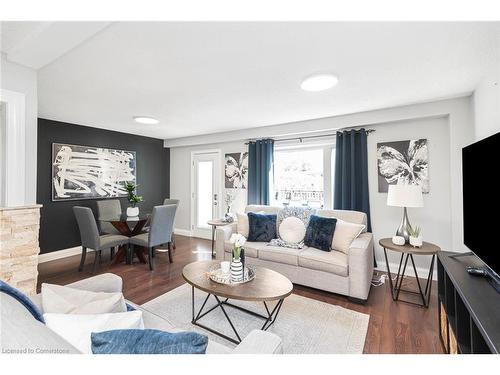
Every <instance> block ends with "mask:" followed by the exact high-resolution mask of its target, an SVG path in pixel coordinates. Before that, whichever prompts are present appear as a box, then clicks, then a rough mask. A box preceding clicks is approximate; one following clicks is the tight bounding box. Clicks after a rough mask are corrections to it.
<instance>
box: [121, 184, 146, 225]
mask: <svg viewBox="0 0 500 375" xmlns="http://www.w3.org/2000/svg"><path fill="white" fill-rule="evenodd" d="M137 186H138V185H136V184H135V183H134V182H132V181H128V182H126V183H125V190H127V194H128V197H127V199H128V201H129V202H130V204H131V205H132V206H131V207H127V216H129V217H135V216H139V207H137V203H140V202H142V201H144V199H142V197H141V196H140V195H137V194H136V193H137Z"/></svg>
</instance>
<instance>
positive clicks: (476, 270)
mask: <svg viewBox="0 0 500 375" xmlns="http://www.w3.org/2000/svg"><path fill="white" fill-rule="evenodd" d="M467 272H468V273H469V274H471V275H473V276H483V277H486V276H488V274H487V273H486V270H485V269H484V268H480V267H471V266H468V267H467Z"/></svg>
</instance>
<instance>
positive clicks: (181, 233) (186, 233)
mask: <svg viewBox="0 0 500 375" xmlns="http://www.w3.org/2000/svg"><path fill="white" fill-rule="evenodd" d="M174 233H175V234H178V235H179V236H186V237H193V232H191V231H190V230H187V229H180V228H174Z"/></svg>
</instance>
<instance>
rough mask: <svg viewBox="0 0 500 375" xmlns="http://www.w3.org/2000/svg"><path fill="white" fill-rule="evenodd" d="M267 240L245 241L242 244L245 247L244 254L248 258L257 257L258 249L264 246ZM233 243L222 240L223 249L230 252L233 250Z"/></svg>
mask: <svg viewBox="0 0 500 375" xmlns="http://www.w3.org/2000/svg"><path fill="white" fill-rule="evenodd" d="M266 245H267V242H250V241H247V242H245V245H244V246H243V247H244V248H245V256H246V257H250V258H258V256H259V249H261V248H262V247H264V246H266ZM233 246H234V245H233V244H232V243H231V242H229V241H226V242H224V251H225V252H226V253H231V252H232V251H233Z"/></svg>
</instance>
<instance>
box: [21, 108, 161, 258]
mask: <svg viewBox="0 0 500 375" xmlns="http://www.w3.org/2000/svg"><path fill="white" fill-rule="evenodd" d="M54 142H55V143H68V144H74V145H84V146H98V147H105V148H114V149H122V150H130V151H135V152H136V157H137V164H136V166H137V184H138V185H139V187H138V194H139V195H142V196H143V198H144V202H142V203H140V204H139V207H140V209H144V210H152V208H153V206H155V205H159V204H161V203H162V202H163V199H165V198H168V197H169V194H170V191H169V188H170V150H169V149H168V148H164V147H163V141H162V140H161V139H156V138H149V137H141V136H137V135H132V134H126V133H120V132H115V131H110V130H103V129H97V128H91V127H88V126H81V125H74V124H68V123H64V122H58V121H52V120H46V119H41V118H39V119H38V150H37V153H38V155H37V160H38V161H37V164H38V168H37V192H36V199H37V203H40V204H42V205H43V207H42V210H41V220H40V253H42V254H44V253H49V252H52V251H56V250H61V249H67V248H70V247H75V246H79V245H80V244H81V242H80V233H79V231H78V227H77V224H76V220H75V218H74V215H73V210H72V207H73V206H85V207H90V208H91V209H92V210H93V211H94V214H96V200H95V199H84V200H70V201H63V202H52V164H51V163H52V143H54ZM27 152H29V150H28V151H27ZM120 201H121V204H122V210H123V211H125V210H126V207H127V204H128V202H127V199H126V198H120Z"/></svg>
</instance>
